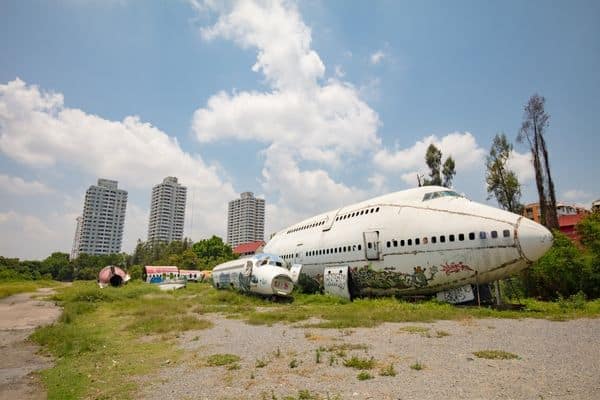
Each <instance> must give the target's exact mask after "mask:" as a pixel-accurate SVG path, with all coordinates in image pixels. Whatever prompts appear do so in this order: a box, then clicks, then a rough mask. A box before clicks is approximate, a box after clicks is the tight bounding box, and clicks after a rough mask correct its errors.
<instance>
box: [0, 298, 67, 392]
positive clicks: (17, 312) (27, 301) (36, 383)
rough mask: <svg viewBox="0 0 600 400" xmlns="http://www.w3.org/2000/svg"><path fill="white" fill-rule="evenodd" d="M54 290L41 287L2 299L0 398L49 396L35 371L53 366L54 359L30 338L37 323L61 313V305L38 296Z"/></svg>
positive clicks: (45, 322) (0, 316) (0, 309)
mask: <svg viewBox="0 0 600 400" xmlns="http://www.w3.org/2000/svg"><path fill="white" fill-rule="evenodd" d="M52 293H53V292H52V289H39V290H38V291H37V292H36V293H21V294H17V295H14V296H10V297H7V298H4V299H2V300H0V352H1V355H2V362H1V363H0V400H5V399H6V400H9V399H10V400H15V399H19V400H21V399H23V400H29V399H36V400H37V399H45V398H46V392H45V390H44V388H43V386H42V385H41V382H40V380H39V377H38V376H37V375H36V374H35V371H39V370H42V369H45V368H48V367H50V366H51V360H50V359H48V358H47V357H44V356H42V355H40V354H38V350H39V346H37V345H35V344H34V343H32V342H30V341H28V340H27V338H28V337H29V335H31V333H32V332H33V331H34V330H35V329H36V328H37V327H38V326H41V325H46V324H51V323H52V322H54V321H55V320H56V319H57V318H58V317H59V315H60V312H61V310H60V308H59V307H57V306H56V305H54V303H52V302H48V301H42V300H40V299H38V297H40V296H46V295H49V294H52Z"/></svg>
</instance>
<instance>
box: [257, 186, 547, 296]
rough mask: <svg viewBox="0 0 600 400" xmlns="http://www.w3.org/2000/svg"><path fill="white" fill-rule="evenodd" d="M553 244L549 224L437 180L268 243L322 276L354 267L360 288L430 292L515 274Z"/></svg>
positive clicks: (320, 218) (330, 215)
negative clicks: (333, 269)
mask: <svg viewBox="0 0 600 400" xmlns="http://www.w3.org/2000/svg"><path fill="white" fill-rule="evenodd" d="M551 245H552V234H551V233H550V231H548V230H547V229H546V228H545V227H543V226H542V225H540V224H537V223H535V222H533V221H531V220H529V219H527V218H524V217H522V216H520V215H516V214H513V213H510V212H507V211H504V210H500V209H497V208H494V207H490V206H487V205H484V204H480V203H476V202H473V201H470V200H468V199H466V198H464V197H462V196H460V195H458V194H457V193H455V192H453V191H451V190H449V189H447V188H444V187H438V186H426V187H420V188H415V189H409V190H405V191H400V192H396V193H391V194H388V195H384V196H380V197H376V198H374V199H370V200H366V201H363V202H360V203H356V204H353V205H350V206H347V207H342V208H339V209H336V210H332V211H329V212H326V213H323V214H319V215H316V216H314V217H312V218H308V219H306V220H304V221H302V222H300V223H298V224H294V225H292V226H290V227H288V228H285V229H283V230H281V231H279V232H277V233H276V234H275V235H274V236H273V237H272V238H271V239H270V240H269V242H268V243H267V244H266V245H265V248H264V251H265V252H266V253H272V254H278V255H280V256H281V257H282V258H283V259H284V260H286V261H287V262H289V263H290V264H302V273H303V274H307V275H308V276H310V277H312V278H314V279H316V280H317V281H322V276H323V271H324V269H325V268H328V267H341V266H348V267H349V270H350V271H351V275H352V280H353V284H354V286H355V287H357V288H358V293H357V294H359V295H360V294H368V293H369V292H375V293H387V292H389V293H394V294H400V295H403V294H405V295H411V294H427V293H435V292H439V291H443V290H448V289H452V288H457V287H460V286H464V285H466V284H482V283H487V282H492V281H495V280H498V279H502V278H504V277H507V276H509V275H511V274H514V273H516V272H518V271H520V270H522V269H524V268H526V267H527V266H529V265H530V264H531V263H532V262H534V261H536V260H537V259H539V258H540V257H541V256H542V255H543V254H544V253H545V252H546V251H547V250H548V249H549V248H550V246H551Z"/></svg>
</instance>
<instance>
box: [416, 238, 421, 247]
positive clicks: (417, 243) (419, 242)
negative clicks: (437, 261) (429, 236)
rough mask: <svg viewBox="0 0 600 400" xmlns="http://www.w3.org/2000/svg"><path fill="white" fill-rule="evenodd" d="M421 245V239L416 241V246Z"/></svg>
mask: <svg viewBox="0 0 600 400" xmlns="http://www.w3.org/2000/svg"><path fill="white" fill-rule="evenodd" d="M419 244H421V241H420V240H419V238H416V239H415V246H418V245H419Z"/></svg>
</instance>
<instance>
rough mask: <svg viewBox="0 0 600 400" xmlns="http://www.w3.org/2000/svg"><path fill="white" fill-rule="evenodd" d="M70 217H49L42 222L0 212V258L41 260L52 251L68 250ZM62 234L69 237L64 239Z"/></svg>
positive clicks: (22, 214)
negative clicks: (66, 233)
mask: <svg viewBox="0 0 600 400" xmlns="http://www.w3.org/2000/svg"><path fill="white" fill-rule="evenodd" d="M69 217H70V216H69V215H58V214H50V215H48V216H47V218H46V219H45V220H43V219H41V218H39V217H37V216H35V215H30V214H24V213H20V212H17V211H14V210H9V211H7V212H0V254H2V255H3V256H5V257H18V258H22V259H42V258H45V257H47V256H49V255H50V252H52V251H56V250H63V251H68V250H70V247H69V243H71V240H72V239H73V237H72V235H73V233H74V231H75V220H74V219H71V218H69ZM65 232H69V234H68V235H65ZM68 236H70V237H68Z"/></svg>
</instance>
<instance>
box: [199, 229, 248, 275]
mask: <svg viewBox="0 0 600 400" xmlns="http://www.w3.org/2000/svg"><path fill="white" fill-rule="evenodd" d="M192 250H193V251H194V253H196V256H197V257H198V264H199V266H200V268H201V269H212V268H213V267H214V266H216V265H218V264H220V263H223V262H225V261H229V260H234V259H236V258H237V255H235V254H233V251H232V249H231V247H230V246H229V245H228V244H226V243H223V239H221V238H220V237H218V236H214V235H213V237H211V238H210V239H204V240H200V241H199V242H196V243H194V245H193V246H192Z"/></svg>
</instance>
